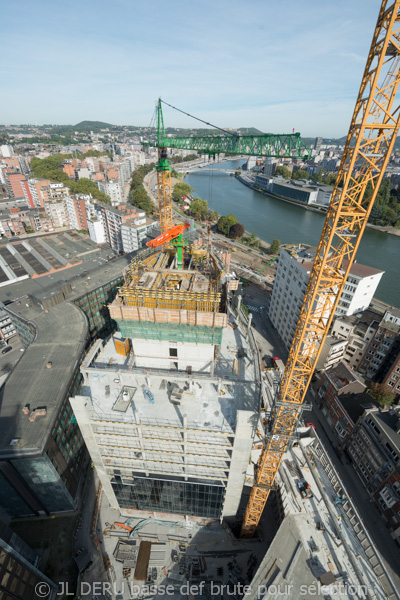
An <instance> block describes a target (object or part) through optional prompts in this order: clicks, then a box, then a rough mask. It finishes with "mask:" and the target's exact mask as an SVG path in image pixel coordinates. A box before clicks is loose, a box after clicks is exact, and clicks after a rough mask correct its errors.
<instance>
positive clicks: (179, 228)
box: [146, 223, 189, 248]
mask: <svg viewBox="0 0 400 600" xmlns="http://www.w3.org/2000/svg"><path fill="white" fill-rule="evenodd" d="M188 227H189V223H184V224H180V225H175V227H171V228H170V229H167V231H165V232H164V233H162V234H161V235H159V236H158V237H156V238H154V240H150V241H149V242H146V246H150V248H158V246H162V245H163V244H166V243H167V242H170V241H171V240H173V239H175V238H177V237H178V236H179V235H181V234H182V233H183V232H184V231H185V229H187V228H188Z"/></svg>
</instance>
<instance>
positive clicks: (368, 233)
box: [185, 160, 400, 307]
mask: <svg viewBox="0 0 400 600" xmlns="http://www.w3.org/2000/svg"><path fill="white" fill-rule="evenodd" d="M243 162H244V160H233V161H228V162H225V163H220V164H218V165H215V167H214V168H215V169H222V168H224V169H233V170H234V169H236V168H237V167H238V166H239V165H242V164H243ZM185 182H186V183H188V184H189V185H191V186H192V187H193V189H194V195H195V196H199V197H200V198H202V199H203V200H207V201H208V204H209V207H210V208H211V209H213V210H217V211H218V212H219V214H220V215H226V214H228V213H232V214H234V215H235V217H236V218H237V220H238V221H239V222H240V223H243V225H244V227H245V229H246V230H247V231H249V232H253V231H254V233H255V234H256V235H257V236H258V237H259V238H261V239H262V240H264V241H266V242H269V243H270V242H272V240H273V239H274V238H278V239H279V240H280V241H281V243H288V242H292V243H299V242H304V243H306V244H311V245H316V244H317V243H318V240H319V238H320V236H321V232H322V226H323V223H324V219H325V215H324V214H320V213H316V212H313V211H310V210H306V209H304V208H301V207H300V206H295V205H293V204H288V203H287V202H283V201H282V200H278V199H277V198H273V197H272V196H267V195H264V194H261V193H260V192H256V191H255V190H252V189H251V188H249V187H247V186H245V185H244V184H243V183H241V182H240V181H238V180H237V179H236V178H235V177H230V176H229V174H227V173H221V172H218V171H216V170H215V171H213V172H210V169H207V170H206V169H205V168H204V169H203V170H202V171H196V172H194V173H191V174H189V175H187V176H186V177H185ZM356 260H357V261H358V262H360V263H362V264H365V265H369V266H371V267H375V268H377V269H382V270H383V271H385V274H384V275H383V277H382V279H381V282H380V284H379V286H378V289H377V291H376V294H375V296H376V297H377V298H380V299H381V300H383V301H384V302H388V303H389V304H392V305H393V306H397V307H400V268H399V265H400V237H397V236H394V235H389V234H387V233H383V232H380V231H376V230H373V229H366V230H365V233H364V236H363V239H362V240H361V244H360V247H359V249H358V252H357V256H356Z"/></svg>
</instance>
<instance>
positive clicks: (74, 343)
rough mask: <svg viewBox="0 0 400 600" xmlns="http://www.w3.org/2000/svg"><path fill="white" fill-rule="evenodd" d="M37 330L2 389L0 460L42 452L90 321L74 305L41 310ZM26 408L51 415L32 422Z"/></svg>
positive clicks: (64, 303)
mask: <svg viewBox="0 0 400 600" xmlns="http://www.w3.org/2000/svg"><path fill="white" fill-rule="evenodd" d="M35 325H36V327H37V337H36V339H35V341H34V342H33V343H32V344H31V345H30V346H29V347H28V348H27V349H26V350H25V351H24V353H23V354H22V356H21V358H20V360H19V362H18V363H17V364H16V366H15V368H14V370H13V371H12V373H11V374H10V376H9V378H8V379H7V381H6V383H5V385H4V386H3V387H2V388H1V390H0V458H4V457H5V456H15V455H20V454H26V453H29V454H32V453H34V452H39V453H40V452H42V450H43V447H44V445H45V443H46V441H47V439H48V436H49V435H50V433H51V430H52V427H53V424H54V422H55V419H56V417H57V415H58V410H59V407H60V405H61V403H62V401H63V399H64V397H65V393H66V390H67V387H68V385H69V383H70V380H71V377H72V374H73V371H74V367H75V366H76V365H77V363H78V361H79V359H80V357H81V355H82V352H83V350H84V348H85V345H86V341H87V335H88V324H87V320H86V318H85V316H84V314H83V313H82V311H81V310H80V309H79V308H78V307H76V306H75V305H73V304H70V303H67V302H63V303H62V304H59V305H57V306H55V307H54V308H52V309H51V310H49V312H43V311H40V312H39V311H37V314H36V315H35ZM48 366H50V368H48ZM26 405H28V406H29V409H30V412H31V411H33V410H35V409H37V408H43V407H44V408H46V414H45V415H44V416H38V417H36V419H35V421H34V422H30V421H29V416H30V415H29V414H24V413H23V412H22V409H23V408H24V407H25V406H26Z"/></svg>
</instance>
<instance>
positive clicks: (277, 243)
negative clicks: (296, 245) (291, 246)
mask: <svg viewBox="0 0 400 600" xmlns="http://www.w3.org/2000/svg"><path fill="white" fill-rule="evenodd" d="M280 248H281V242H280V240H277V239H274V240H272V244H271V247H270V249H269V252H270V254H278V252H279V250H280Z"/></svg>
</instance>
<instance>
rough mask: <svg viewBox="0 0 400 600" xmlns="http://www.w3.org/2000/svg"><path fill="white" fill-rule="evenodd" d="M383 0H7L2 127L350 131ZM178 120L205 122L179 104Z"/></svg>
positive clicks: (0, 77)
mask: <svg viewBox="0 0 400 600" xmlns="http://www.w3.org/2000/svg"><path fill="white" fill-rule="evenodd" d="M379 7H380V0H346V1H344V0H335V1H334V2H332V1H331V0H304V1H303V2H299V1H298V0H296V1H294V0H285V2H278V1H277V0H240V1H238V0H229V1H226V0H202V1H201V2H197V1H193V0H186V1H181V0H166V1H165V0H164V2H161V1H160V0H140V1H139V0H108V1H104V0H79V1H77V0H69V1H68V2H54V0H52V1H51V2H50V1H49V0H36V1H32V0H18V2H10V1H7V0H0V10H1V14H2V34H1V36H2V52H1V54H0V87H1V90H2V93H1V100H0V109H1V110H0V115H1V116H0V122H1V123H6V124H9V123H38V124H43V123H60V124H75V123H78V122H79V121H82V120H85V119H90V120H101V121H106V122H109V123H113V124H128V125H141V126H146V125H149V124H150V120H151V117H152V114H153V111H154V105H155V101H156V99H157V98H158V97H159V96H161V97H162V98H164V99H165V100H166V101H167V102H169V103H170V104H173V105H174V106H177V107H179V108H182V109H184V110H186V111H188V112H190V113H191V114H194V115H196V116H199V117H201V118H203V119H205V120H206V121H210V122H211V123H215V124H216V125H219V126H221V127H257V128H258V129H260V130H262V131H269V132H273V133H286V132H290V131H292V129H293V128H295V129H296V131H300V132H301V134H302V135H304V136H316V135H322V136H324V137H339V136H342V135H346V134H347V130H348V127H349V123H350V118H351V115H352V111H353V108H354V103H355V99H356V95H357V92H358V88H359V85H360V81H361V77H362V73H363V70H364V66H365V62H366V58H367V54H368V50H369V46H370V43H371V39H372V34H373V31H374V27H375V24H376V19H377V16H378V11H379ZM164 117H165V123H166V126H174V127H196V122H195V121H192V120H190V119H189V118H188V117H185V116H183V115H180V114H179V113H177V112H176V111H173V110H172V109H169V108H166V109H165V112H164Z"/></svg>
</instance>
